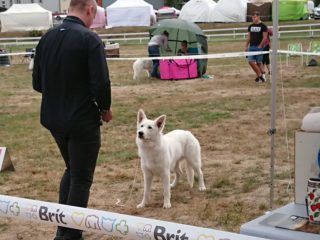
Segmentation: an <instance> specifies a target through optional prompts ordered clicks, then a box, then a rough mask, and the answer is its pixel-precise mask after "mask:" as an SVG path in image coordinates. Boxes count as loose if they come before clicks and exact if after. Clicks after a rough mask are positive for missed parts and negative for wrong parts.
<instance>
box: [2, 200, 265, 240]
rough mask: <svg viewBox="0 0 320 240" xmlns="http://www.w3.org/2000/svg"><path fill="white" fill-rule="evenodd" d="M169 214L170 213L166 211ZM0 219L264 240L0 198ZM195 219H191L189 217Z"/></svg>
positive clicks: (142, 235)
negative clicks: (7, 218) (9, 218)
mask: <svg viewBox="0 0 320 240" xmlns="http://www.w3.org/2000/svg"><path fill="white" fill-rule="evenodd" d="M166 211H168V212H170V209H168V210H166ZM0 216H2V217H11V218H19V219H21V220H25V221H33V222H38V223H46V224H50V225H54V226H63V227H67V228H75V229H80V230H84V231H90V232H99V233H102V234H106V235H111V236H117V237H123V238H125V239H133V240H139V239H141V240H144V239H147V240H152V239H155V240H262V239H263V238H257V237H251V236H246V235H241V234H236V233H230V232H224V231H219V230H214V229H209V228H201V227H194V226H190V225H184V224H178V223H174V222H166V221H160V220H155V219H148V218H142V217H135V216H130V215H124V214H118V213H113V212H106V211H100V210H94V209H89V208H80V207H73V206H68V205H61V204H57V203H50V202H44V201H38V200H32V199H26V198H18V197H11V196H6V195H0ZM190 217H192V216H190Z"/></svg>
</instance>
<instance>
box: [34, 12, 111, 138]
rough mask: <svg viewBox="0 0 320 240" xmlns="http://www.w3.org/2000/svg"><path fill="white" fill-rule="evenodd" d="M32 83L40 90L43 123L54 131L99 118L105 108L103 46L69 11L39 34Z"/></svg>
mask: <svg viewBox="0 0 320 240" xmlns="http://www.w3.org/2000/svg"><path fill="white" fill-rule="evenodd" d="M32 77H33V88H34V89H35V90H36V91H38V92H41V93H42V103H41V124H42V125H43V126H45V127H46V128H48V129H49V130H51V131H53V132H56V133H68V132H74V131H75V132H78V131H81V130H84V129H85V128H86V127H89V126H92V124H99V123H100V121H101V113H100V112H101V111H103V110H109V108H110V105H111V87H110V80H109V72H108V66H107V63H106V59H105V54H104V46H103V43H102V41H101V40H100V38H99V37H98V36H97V34H95V33H93V32H91V31H90V30H89V29H87V28H86V27H85V26H84V24H83V22H82V21H81V20H80V19H79V18H77V17H73V16H68V17H67V18H66V19H65V20H64V22H63V23H62V24H61V25H60V26H58V27H56V28H54V29H52V30H50V31H48V32H47V33H46V34H45V35H44V36H43V37H42V38H41V40H40V42H39V44H38V46H37V48H36V55H35V59H34V69H33V75H32Z"/></svg>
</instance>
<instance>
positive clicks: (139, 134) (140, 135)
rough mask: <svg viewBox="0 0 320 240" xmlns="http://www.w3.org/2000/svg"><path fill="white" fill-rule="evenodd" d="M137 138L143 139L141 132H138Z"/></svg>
mask: <svg viewBox="0 0 320 240" xmlns="http://www.w3.org/2000/svg"><path fill="white" fill-rule="evenodd" d="M138 138H141V139H143V132H141V131H139V132H138Z"/></svg>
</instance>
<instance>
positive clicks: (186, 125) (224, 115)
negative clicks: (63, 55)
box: [0, 41, 320, 240]
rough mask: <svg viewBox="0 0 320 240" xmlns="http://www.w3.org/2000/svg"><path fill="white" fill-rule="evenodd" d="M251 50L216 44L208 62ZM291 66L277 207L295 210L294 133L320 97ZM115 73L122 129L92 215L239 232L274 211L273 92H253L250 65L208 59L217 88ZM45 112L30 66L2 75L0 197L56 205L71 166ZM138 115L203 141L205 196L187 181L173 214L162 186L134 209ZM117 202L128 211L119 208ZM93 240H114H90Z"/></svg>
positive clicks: (46, 232)
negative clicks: (4, 150) (8, 167)
mask: <svg viewBox="0 0 320 240" xmlns="http://www.w3.org/2000/svg"><path fill="white" fill-rule="evenodd" d="M287 43H288V42H287V41H286V42H280V45H281V46H286V45H287ZM243 45H244V43H243V42H225V43H212V42H211V43H210V44H209V52H212V53H213V52H232V51H242V50H243ZM120 53H121V54H123V55H126V56H137V55H138V56H146V47H145V46H143V45H132V44H130V45H129V44H128V45H124V44H122V45H121V46H120ZM280 60H281V61H280ZM283 63H284V57H283V56H282V57H281V58H280V57H279V72H281V74H279V79H278V82H277V87H278V88H277V114H276V117H277V119H276V122H277V134H276V181H275V190H276V191H275V205H276V206H275V207H277V206H281V205H283V204H285V203H287V202H290V201H292V200H293V189H292V188H291V190H290V191H287V188H288V184H289V183H290V180H292V176H293V175H292V173H293V152H294V131H295V130H296V129H298V128H299V127H300V124H301V119H302V118H303V116H304V115H305V114H306V113H307V112H308V111H309V109H310V107H312V106H317V105H318V101H317V98H318V96H319V94H318V92H319V87H320V85H319V81H318V78H319V67H315V68H308V67H305V66H301V65H300V59H299V58H293V59H290V66H289V67H286V66H285V64H283ZM108 65H109V70H110V76H111V80H112V86H113V91H112V92H113V111H114V120H113V121H112V122H111V123H110V124H107V125H104V126H103V127H102V147H101V151H100V156H99V160H98V166H97V169H96V174H95V179H94V184H93V186H92V190H91V198H90V202H89V207H90V208H96V209H101V210H106V211H112V212H119V213H124V214H131V215H137V216H143V217H149V218H156V219H161V220H168V221H176V222H179V223H184V224H192V225H196V226H201V227H210V228H215V229H222V230H230V231H234V232H238V231H239V228H240V226H241V224H243V223H245V222H247V221H249V220H251V219H253V218H254V217H256V216H258V215H261V214H263V213H264V212H265V211H266V210H268V203H269V183H270V179H269V167H270V166H269V165H270V137H269V136H268V135H267V131H268V129H269V128H270V111H271V110H270V109H271V108H270V104H271V96H270V95H271V85H270V83H269V82H267V83H266V84H256V83H254V74H253V73H252V71H251V70H250V68H249V66H248V64H247V62H246V59H245V58H230V59H214V60H213V59H210V60H209V61H208V70H207V74H209V75H213V76H214V78H213V79H195V80H189V81H160V80H155V79H148V78H147V77H143V78H142V79H140V80H139V81H133V80H132V74H133V72H132V61H113V60H112V59H110V60H109V61H108ZM282 86H283V89H282ZM282 93H284V103H283V102H282V100H283V98H282ZM283 107H285V114H286V115H285V119H284V114H283V113H284V111H283V110H284V109H283ZM39 108H40V95H39V94H38V93H36V92H34V91H33V90H32V87H31V72H30V71H28V70H27V65H17V64H14V65H12V66H11V67H9V68H0V146H7V147H8V148H9V151H10V153H11V157H12V160H13V163H14V165H15V168H16V171H15V172H12V173H1V178H0V189H1V193H2V194H8V195H14V196H19V197H27V198H34V199H39V200H44V201H52V202H56V201H57V192H58V185H59V179H60V176H61V174H62V172H63V169H64V166H63V161H62V159H61V157H60V154H59V152H58V149H57V147H56V145H55V143H54V141H53V139H52V137H51V136H50V134H49V133H48V131H46V130H45V129H44V128H43V127H42V126H41V125H40V124H39ZM139 108H143V109H144V110H145V112H146V113H147V114H148V115H149V116H150V117H157V116H158V115H160V114H166V115H167V125H166V127H165V132H167V131H170V130H172V129H176V128H179V129H188V130H190V131H192V132H193V133H194V135H195V136H196V137H197V138H198V139H199V141H200V144H201V147H202V158H203V172H204V176H205V182H206V186H207V187H208V190H207V191H206V192H204V193H202V192H199V191H198V190H197V188H193V189H189V187H188V184H187V181H186V177H183V178H182V181H181V182H180V184H179V185H178V186H177V188H176V189H173V190H172V201H171V202H172V208H171V209H169V210H165V209H162V208H161V206H162V202H163V200H162V184H161V182H160V181H159V180H158V179H155V180H156V181H155V184H154V185H153V189H152V195H151V198H152V201H151V205H150V206H149V207H147V208H145V209H136V205H137V204H138V203H139V202H140V200H141V198H142V192H143V180H142V174H141V170H140V167H139V162H138V161H139V159H138V154H137V148H136V145H135V131H136V114H137V111H138V109H139ZM284 121H286V125H287V129H285V128H284V126H285V124H284ZM286 133H288V143H289V149H288V151H289V152H288V151H287V148H286V137H285V136H286ZM288 153H289V156H290V157H289V158H288V157H287V156H288ZM290 176H291V179H290ZM291 187H292V186H291ZM289 189H290V188H289ZM119 200H120V203H121V204H124V205H123V206H122V205H121V206H119V205H116V203H117V202H118V201H119ZM190 213H192V216H191V215H190ZM0 230H1V231H0V239H17V238H18V239H20V238H19V237H22V238H23V239H33V240H38V239H39V240H40V239H43V236H50V237H49V238H52V236H53V234H54V231H55V228H54V227H50V226H46V225H39V224H35V223H29V222H23V221H20V220H15V219H6V218H1V219H0ZM22 238H21V239H22ZM86 239H91V240H93V239H99V240H103V239H111V238H110V237H109V238H108V237H107V236H102V235H99V234H94V233H86Z"/></svg>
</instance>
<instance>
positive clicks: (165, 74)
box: [160, 59, 198, 80]
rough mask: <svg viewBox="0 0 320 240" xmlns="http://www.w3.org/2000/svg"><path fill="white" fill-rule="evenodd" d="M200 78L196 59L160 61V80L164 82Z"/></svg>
mask: <svg viewBox="0 0 320 240" xmlns="http://www.w3.org/2000/svg"><path fill="white" fill-rule="evenodd" d="M196 77H198V66H197V61H196V60H195V59H176V60H160V78H161V79H162V80H181V79H190V78H196Z"/></svg>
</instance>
